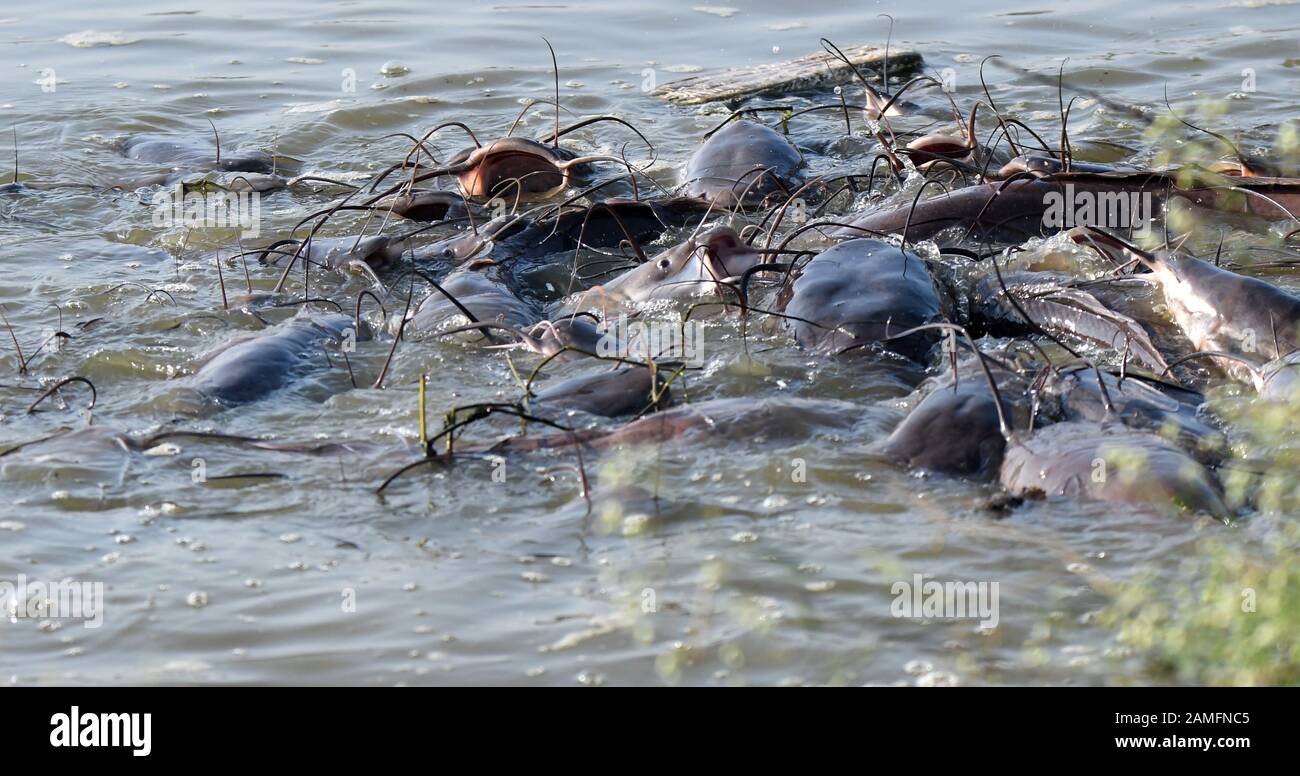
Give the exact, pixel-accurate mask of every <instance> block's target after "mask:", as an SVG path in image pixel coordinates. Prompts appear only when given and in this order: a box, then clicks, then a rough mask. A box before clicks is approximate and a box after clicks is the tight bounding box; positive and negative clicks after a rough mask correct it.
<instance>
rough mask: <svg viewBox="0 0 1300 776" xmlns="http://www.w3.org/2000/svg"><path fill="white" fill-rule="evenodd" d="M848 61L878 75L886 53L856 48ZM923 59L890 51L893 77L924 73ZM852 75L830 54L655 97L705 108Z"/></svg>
mask: <svg viewBox="0 0 1300 776" xmlns="http://www.w3.org/2000/svg"><path fill="white" fill-rule="evenodd" d="M843 51H844V55H845V56H847V57H848V58H849V60H850V61H852V62H853V64H854V65H856V66H857V68H858V70H860V71H862V74H863V75H867V73H868V72H872V73H876V74H879V72H880V71H881V70H882V68H883V65H884V59H885V50H884V48H882V47H880V46H852V47H850V48H846V49H843ZM921 64H922V62H921V55H920V54H918V53H917V52H915V51H911V50H908V49H901V50H900V49H892V48H891V49H890V51H889V75H890V77H891V78H893V77H895V76H898V77H904V78H905V77H907V76H909V75H910V74H912V73H915V72H916V71H917V70H919V69H920V68H921ZM852 79H853V74H852V73H851V72H850V71H849V68H848V65H845V64H844V63H843V62H841V61H840V60H839V59H837V58H835V57H833V56H831V55H830V54H828V53H826V52H818V53H816V54H809V55H808V56H805V57H799V58H798V59H792V60H790V61H788V62H778V63H774V64H765V65H750V66H748V67H733V68H731V69H729V70H724V71H722V72H721V73H715V74H713V75H697V76H691V77H690V78H683V79H681V80H679V81H673V82H672V83H668V84H664V85H663V86H661V87H659V88H658V89H656V90H655V94H657V95H659V96H660V97H662V98H664V99H665V100H668V101H669V102H672V103H676V104H678V105H701V104H703V103H706V102H715V101H717V100H732V99H737V98H741V97H752V96H755V95H762V94H772V93H774V92H780V93H784V92H793V91H799V90H802V89H814V88H817V87H820V86H825V85H827V84H830V83H836V84H848V83H849V82H850V80H852Z"/></svg>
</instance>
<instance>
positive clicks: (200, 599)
mask: <svg viewBox="0 0 1300 776" xmlns="http://www.w3.org/2000/svg"><path fill="white" fill-rule="evenodd" d="M185 604H186V605H187V606H191V607H193V608H195V609H202V608H203V607H205V606H207V605H208V594H207V593H205V592H203V591H202V590H195V591H194V592H193V593H190V594H189V595H187V596H185Z"/></svg>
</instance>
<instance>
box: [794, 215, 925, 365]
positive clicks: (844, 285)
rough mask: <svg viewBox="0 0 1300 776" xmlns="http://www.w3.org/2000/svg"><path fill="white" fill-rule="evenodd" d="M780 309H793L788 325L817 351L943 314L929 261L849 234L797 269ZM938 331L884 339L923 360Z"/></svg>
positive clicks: (838, 348) (860, 341)
mask: <svg viewBox="0 0 1300 776" xmlns="http://www.w3.org/2000/svg"><path fill="white" fill-rule="evenodd" d="M782 311H783V312H784V313H785V314H786V315H789V316H793V318H792V319H787V320H786V321H785V325H786V326H787V327H788V328H789V329H790V330H791V331H792V332H793V333H794V336H795V339H796V340H797V341H798V343H799V344H800V345H801V346H802V347H805V348H808V349H810V350H815V351H817V352H819V353H836V352H839V351H841V350H843V349H845V348H848V347H851V346H854V345H861V344H865V343H872V342H882V341H883V340H885V339H886V338H887V337H891V336H893V335H896V334H900V333H902V332H903V331H906V330H907V329H910V328H913V327H915V326H920V325H922V324H926V323H935V322H939V321H943V320H944V315H943V310H942V306H941V304H940V302H939V297H938V294H936V292H935V289H934V282H933V280H932V278H931V277H930V272H929V270H928V269H927V267H926V264H925V261H924V260H922V259H921V258H920V257H919V256H917V255H916V254H913V253H908V252H904V251H902V250H900V249H899V248H898V247H896V246H894V245H890V244H889V243H885V242H881V241H879V240H848V241H846V242H842V243H840V244H839V245H836V246H835V247H833V248H830V249H829V250H826V251H823V252H821V253H819V254H817V255H816V256H814V257H813V258H812V260H811V261H809V262H808V263H807V264H805V265H804V266H803V267H802V269H801V270H800V271H799V277H798V278H797V279H796V280H795V281H794V284H793V286H792V288H791V290H790V294H789V299H788V301H786V302H785V304H784V305H783V310H782ZM795 319H800V320H795ZM939 337H940V334H939V333H938V332H936V331H922V332H917V333H915V334H912V335H909V336H907V337H905V338H902V339H896V340H891V341H889V342H884V343H883V344H884V347H886V348H887V349H889V350H892V351H894V352H896V353H899V354H901V355H904V356H906V357H908V358H911V359H913V360H920V359H921V358H922V357H924V355H925V353H926V351H928V350H929V348H930V346H931V345H932V344H933V343H934V342H935V341H936V340H937V339H938V338H939Z"/></svg>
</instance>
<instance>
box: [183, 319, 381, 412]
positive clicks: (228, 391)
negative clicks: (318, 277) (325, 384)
mask: <svg viewBox="0 0 1300 776" xmlns="http://www.w3.org/2000/svg"><path fill="white" fill-rule="evenodd" d="M349 332H352V334H351V335H350V336H352V337H353V338H354V341H356V340H361V339H364V338H365V333H364V332H361V333H359V332H357V331H356V329H355V324H354V323H353V321H352V319H351V318H349V317H347V316H345V315H338V314H328V315H311V316H308V315H298V316H295V317H293V318H290V319H289V320H288V321H285V322H284V323H281V324H279V325H277V326H274V327H272V328H270V329H268V330H266V331H264V332H260V333H258V334H255V335H253V336H251V337H245V338H242V339H239V340H236V341H235V342H232V343H231V344H229V345H227V346H226V347H224V348H222V349H221V350H220V351H218V352H217V353H215V354H213V355H212V356H211V357H210V358H209V359H208V360H207V361H205V362H204V364H203V365H202V366H201V367H199V370H198V371H197V372H195V373H194V374H193V375H192V376H190V377H189V378H187V379H186V380H185V382H186V384H187V386H188V387H190V388H192V389H193V390H194V391H196V392H197V393H198V394H200V395H201V396H203V397H204V398H206V399H209V400H211V401H215V402H218V403H220V404H222V405H225V406H235V405H240V404H247V403H249V402H254V401H257V400H259V399H262V398H264V397H266V396H269V395H270V394H272V393H274V392H275V391H278V390H280V389H282V388H285V387H287V386H289V385H290V384H291V383H293V382H294V381H295V380H297V379H298V378H300V377H302V376H303V375H304V374H305V373H307V372H309V371H311V370H312V369H313V368H315V367H317V366H324V365H325V363H326V361H325V357H324V355H323V353H324V350H323V348H322V343H324V342H327V341H333V342H340V341H343V340H344V339H345V338H346V337H348V336H349V334H348V333H349Z"/></svg>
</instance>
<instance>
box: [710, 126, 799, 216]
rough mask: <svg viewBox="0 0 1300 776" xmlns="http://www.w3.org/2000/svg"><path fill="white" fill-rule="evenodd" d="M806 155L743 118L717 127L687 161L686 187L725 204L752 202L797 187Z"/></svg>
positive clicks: (723, 206)
mask: <svg viewBox="0 0 1300 776" xmlns="http://www.w3.org/2000/svg"><path fill="white" fill-rule="evenodd" d="M802 169H803V157H802V156H801V155H800V154H799V151H798V150H797V149H796V148H795V147H794V146H793V145H791V144H790V141H789V140H786V139H785V137H783V136H782V135H780V134H778V133H777V132H776V131H774V130H772V129H770V128H768V127H766V126H764V125H762V124H758V123H756V122H753V121H746V120H744V119H740V120H737V121H733V122H731V123H730V124H728V125H727V126H725V127H723V128H722V129H720V130H718V131H717V132H715V133H714V134H713V135H712V136H710V137H709V139H708V140H706V141H704V145H702V146H700V148H699V149H698V150H696V152H695V154H694V155H693V156H692V157H691V160H690V162H688V163H687V165H686V173H685V183H686V191H687V193H688V194H689V195H690V196H692V197H701V198H703V199H705V200H708V201H710V202H713V203H714V204H715V205H716V206H718V207H721V208H734V207H737V206H739V205H754V204H758V203H760V202H762V201H763V200H764V199H765V198H767V197H768V196H769V195H773V194H778V193H780V194H785V193H788V192H789V191H791V190H793V189H794V188H795V187H797V186H798V179H799V175H800V171H801V170H802Z"/></svg>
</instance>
